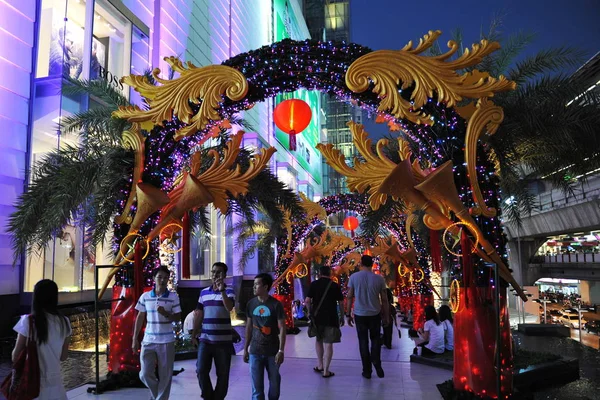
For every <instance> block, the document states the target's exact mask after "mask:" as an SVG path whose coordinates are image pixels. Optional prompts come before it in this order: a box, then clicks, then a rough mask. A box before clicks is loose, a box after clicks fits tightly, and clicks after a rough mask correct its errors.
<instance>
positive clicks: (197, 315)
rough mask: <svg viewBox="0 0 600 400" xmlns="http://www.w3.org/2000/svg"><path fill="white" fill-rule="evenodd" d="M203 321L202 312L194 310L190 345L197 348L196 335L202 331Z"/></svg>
mask: <svg viewBox="0 0 600 400" xmlns="http://www.w3.org/2000/svg"><path fill="white" fill-rule="evenodd" d="M203 320H204V310H201V309H198V308H197V309H195V310H194V329H193V330H192V344H193V345H194V346H198V335H200V330H201V329H202V321H203Z"/></svg>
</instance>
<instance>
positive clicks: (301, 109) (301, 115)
mask: <svg viewBox="0 0 600 400" xmlns="http://www.w3.org/2000/svg"><path fill="white" fill-rule="evenodd" d="M273 119H274V120H275V125H277V127H278V128H279V129H281V130H282V131H284V132H285V133H287V134H288V135H290V144H289V149H290V150H296V135H297V134H299V133H300V132H302V131H303V130H305V129H306V127H307V126H308V124H310V121H311V119H312V111H311V109H310V106H309V105H308V104H307V103H306V102H305V101H303V100H299V99H289V100H285V101H283V102H281V103H279V104H278V105H277V107H275V111H273Z"/></svg>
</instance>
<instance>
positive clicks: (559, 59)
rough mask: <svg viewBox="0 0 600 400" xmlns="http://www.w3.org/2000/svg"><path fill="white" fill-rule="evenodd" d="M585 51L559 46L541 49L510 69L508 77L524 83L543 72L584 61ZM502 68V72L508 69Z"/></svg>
mask: <svg viewBox="0 0 600 400" xmlns="http://www.w3.org/2000/svg"><path fill="white" fill-rule="evenodd" d="M584 55H585V52H583V51H581V50H577V49H574V48H570V47H558V48H553V49H547V50H542V51H539V52H538V53H536V54H534V55H533V56H530V57H527V58H525V59H524V60H522V61H519V62H517V63H516V65H515V66H514V67H512V68H510V69H507V70H508V73H507V77H508V79H510V80H511V81H514V82H516V83H517V85H519V86H520V85H522V84H524V83H525V82H527V81H528V80H530V79H535V78H537V77H539V76H540V75H542V74H547V73H555V72H559V71H562V70H564V69H565V68H571V67H576V66H578V65H580V64H581V63H582V60H583V58H584ZM507 70H502V72H504V71H507Z"/></svg>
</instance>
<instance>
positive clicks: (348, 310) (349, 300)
mask: <svg viewBox="0 0 600 400" xmlns="http://www.w3.org/2000/svg"><path fill="white" fill-rule="evenodd" d="M353 300H354V288H353V287H352V286H350V287H349V288H348V295H347V296H346V318H347V319H348V326H352V324H353V323H354V318H352V301H353Z"/></svg>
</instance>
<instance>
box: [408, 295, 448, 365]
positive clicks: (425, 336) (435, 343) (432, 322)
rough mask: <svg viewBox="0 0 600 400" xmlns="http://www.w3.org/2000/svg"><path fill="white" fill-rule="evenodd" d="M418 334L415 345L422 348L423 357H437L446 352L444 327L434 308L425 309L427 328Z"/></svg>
mask: <svg viewBox="0 0 600 400" xmlns="http://www.w3.org/2000/svg"><path fill="white" fill-rule="evenodd" d="M418 334H419V337H418V338H417V339H415V343H416V345H417V346H418V347H421V349H422V350H421V355H423V356H435V355H437V354H442V353H443V352H444V350H445V347H444V327H443V325H442V323H441V322H440V318H439V316H438V313H437V311H435V308H434V307H433V306H426V307H425V326H424V327H423V328H422V329H419V331H418ZM415 350H417V349H415Z"/></svg>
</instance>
